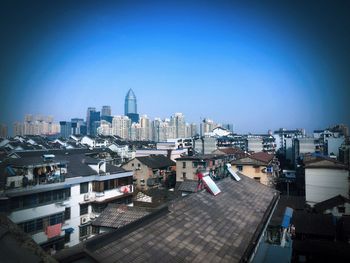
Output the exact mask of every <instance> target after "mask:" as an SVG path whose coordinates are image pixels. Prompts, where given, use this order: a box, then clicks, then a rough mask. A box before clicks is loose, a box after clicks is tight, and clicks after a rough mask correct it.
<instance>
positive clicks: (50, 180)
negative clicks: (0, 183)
mask: <svg viewBox="0 0 350 263" xmlns="http://www.w3.org/2000/svg"><path fill="white" fill-rule="evenodd" d="M6 169H7V173H8V175H9V176H8V177H7V182H6V189H16V188H28V187H34V186H38V185H47V184H55V183H61V182H64V181H65V174H66V173H67V168H66V167H65V165H61V164H55V163H50V164H41V165H36V166H35V167H34V168H28V167H23V166H20V167H16V166H15V167H12V166H8V167H7V168H6Z"/></svg>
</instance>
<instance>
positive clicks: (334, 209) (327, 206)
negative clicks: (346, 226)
mask: <svg viewBox="0 0 350 263" xmlns="http://www.w3.org/2000/svg"><path fill="white" fill-rule="evenodd" d="M314 210H315V211H316V213H320V214H332V215H333V216H335V217H337V218H339V217H342V216H349V215H350V200H349V199H348V198H346V197H344V196H341V195H337V196H334V197H332V198H329V199H327V200H324V201H322V202H319V203H317V204H315V206H314Z"/></svg>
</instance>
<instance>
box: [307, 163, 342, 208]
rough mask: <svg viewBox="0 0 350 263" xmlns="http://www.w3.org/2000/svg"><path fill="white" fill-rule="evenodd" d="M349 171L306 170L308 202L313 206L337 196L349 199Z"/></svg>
mask: <svg viewBox="0 0 350 263" xmlns="http://www.w3.org/2000/svg"><path fill="white" fill-rule="evenodd" d="M348 176H349V171H347V170H337V169H325V168H312V169H311V168H306V169H305V195H306V202H307V203H308V204H310V205H311V206H313V205H314V204H316V203H319V202H322V201H324V200H327V199H329V198H332V197H334V196H336V195H342V196H344V197H347V198H348V197H349V180H348Z"/></svg>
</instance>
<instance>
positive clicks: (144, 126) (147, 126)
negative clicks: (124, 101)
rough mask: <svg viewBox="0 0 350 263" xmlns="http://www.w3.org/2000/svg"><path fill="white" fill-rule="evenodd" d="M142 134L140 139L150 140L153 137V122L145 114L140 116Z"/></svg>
mask: <svg viewBox="0 0 350 263" xmlns="http://www.w3.org/2000/svg"><path fill="white" fill-rule="evenodd" d="M140 127H141V134H140V139H141V140H142V141H148V140H151V139H152V136H151V123H150V119H149V118H148V117H147V115H143V116H141V118H140Z"/></svg>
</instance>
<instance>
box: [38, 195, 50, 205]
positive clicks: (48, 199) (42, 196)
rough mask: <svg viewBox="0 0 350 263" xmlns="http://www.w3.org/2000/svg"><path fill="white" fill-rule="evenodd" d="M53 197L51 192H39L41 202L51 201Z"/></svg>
mask: <svg viewBox="0 0 350 263" xmlns="http://www.w3.org/2000/svg"><path fill="white" fill-rule="evenodd" d="M51 199H52V193H51V192H45V193H40V194H39V204H43V203H48V202H51Z"/></svg>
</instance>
